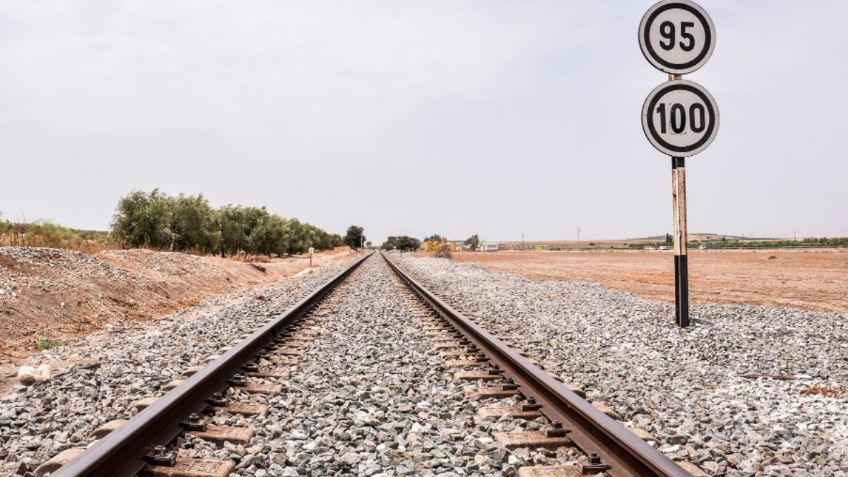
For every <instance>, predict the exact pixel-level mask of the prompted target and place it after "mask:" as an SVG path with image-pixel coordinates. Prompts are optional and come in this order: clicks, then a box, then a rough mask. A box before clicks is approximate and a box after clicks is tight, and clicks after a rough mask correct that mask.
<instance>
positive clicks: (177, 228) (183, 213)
mask: <svg viewBox="0 0 848 477" xmlns="http://www.w3.org/2000/svg"><path fill="white" fill-rule="evenodd" d="M170 206H171V225H170V230H171V233H172V239H173V240H172V243H171V249H172V250H199V251H201V252H214V251H217V250H218V245H219V243H220V241H221V231H220V230H218V229H217V227H216V225H217V224H216V221H215V215H214V212H213V210H212V207H211V206H210V205H209V201H207V200H206V198H204V197H203V194H200V195H196V196H191V195H189V196H186V195H183V194H180V195H178V196H177V197H175V198H172V199H171V204H170Z"/></svg>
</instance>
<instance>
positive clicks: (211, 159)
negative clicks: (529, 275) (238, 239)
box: [0, 0, 848, 241]
mask: <svg viewBox="0 0 848 477" xmlns="http://www.w3.org/2000/svg"><path fill="white" fill-rule="evenodd" d="M652 3H653V2H652V1H650V0H649V1H633V0H621V1H563V0H551V1H458V0H450V1H426V2H425V1H417V2H413V1H396V0H393V1H356V2H350V1H335V2H324V1H316V0H309V1H300V2H285V1H277V0H273V1H229V2H223V1H213V0H196V1H182V0H161V1H153V0H137V1H122V0H96V1H95V0H77V1H57V0H38V1H33V0H18V1H10V0H0V164H2V167H0V181H2V183H0V212H2V213H3V215H4V216H5V217H6V218H12V219H15V218H18V217H24V216H25V217H26V218H27V219H29V220H35V219H51V220H54V221H57V222H59V223H61V224H65V225H69V226H75V227H81V228H98V229H104V228H107V227H108V226H109V223H110V220H111V215H112V213H113V211H114V207H115V204H116V203H117V200H118V198H119V197H120V196H121V195H124V194H126V193H127V192H129V191H130V190H132V189H144V190H149V189H152V188H154V187H160V188H161V189H163V190H164V191H166V192H168V193H171V194H176V193H178V192H185V193H192V194H194V193H201V192H202V193H204V194H205V195H206V196H207V197H208V198H209V200H210V201H211V202H212V203H213V204H214V205H222V204H227V203H237V204H247V205H265V206H267V207H268V208H269V210H271V211H274V212H277V213H279V214H281V215H284V216H293V217H298V218H300V219H302V220H306V221H308V222H311V223H313V224H315V225H318V226H320V227H323V228H325V229H327V230H330V231H335V232H340V233H344V230H345V229H346V228H347V226H348V225H349V224H351V223H356V224H360V225H362V226H364V227H365V228H366V234H367V235H368V236H369V238H372V239H374V240H375V241H381V240H382V239H383V238H384V237H385V236H386V235H398V234H409V235H413V236H418V237H420V236H421V235H423V234H424V233H428V234H430V233H440V234H442V235H447V236H449V237H451V238H459V239H462V238H466V237H467V236H469V235H470V234H472V233H479V234H480V236H481V237H483V238H484V239H490V240H508V239H520V238H521V234H522V233H524V234H525V236H526V238H527V239H528V240H533V239H537V240H541V239H548V240H553V239H574V238H575V235H576V227H578V226H579V227H580V228H581V229H582V237H583V238H616V237H638V236H645V235H657V234H661V233H665V232H667V231H670V230H671V212H672V208H671V183H670V181H671V179H670V174H671V172H670V159H669V158H668V157H667V156H663V155H662V154H661V153H659V152H658V151H656V150H655V149H654V148H653V147H652V146H651V145H650V144H649V143H648V142H647V140H646V139H645V137H644V135H643V133H642V128H641V124H640V119H639V115H640V112H641V107H642V103H643V101H644V99H645V97H646V96H647V94H648V93H649V92H650V91H651V90H652V89H653V88H654V87H655V86H657V85H658V84H659V83H660V82H661V81H664V80H666V78H667V77H666V76H665V75H664V74H662V73H661V72H659V71H657V70H655V69H654V68H653V67H651V66H650V65H649V64H648V62H647V61H646V60H645V59H644V58H643V57H642V54H641V53H640V51H639V46H638V42H637V37H636V30H637V28H638V25H639V21H640V19H641V17H642V14H643V13H644V12H645V10H647V8H648V7H649V6H650V5H651V4H652ZM701 5H702V6H703V7H704V8H705V9H706V10H707V11H708V12H709V13H710V15H711V16H712V18H713V21H714V22H715V24H716V28H717V31H718V41H717V47H716V50H715V53H714V55H713V57H712V59H711V60H710V62H709V63H708V64H707V65H706V66H705V67H704V68H703V69H701V70H699V71H697V72H695V73H693V74H691V75H687V76H686V78H687V79H691V80H694V81H697V82H699V83H701V84H702V85H704V86H705V87H707V88H708V89H709V90H710V92H711V93H712V94H713V96H714V97H715V98H716V100H717V102H718V105H719V109H720V111H721V129H720V131H719V134H718V138H717V139H716V141H715V142H714V143H713V145H712V146H711V147H710V148H709V149H708V150H707V151H705V152H704V153H702V154H700V155H698V156H695V157H692V158H690V159H689V160H688V161H687V166H688V167H687V173H688V184H687V187H688V189H687V192H688V195H689V225H690V227H689V230H690V232H717V233H727V234H744V235H759V236H792V235H793V233H796V232H797V234H798V236H808V235H815V236H820V235H848V154H846V152H845V145H844V143H843V142H842V140H843V139H846V137H848V120H846V114H848V86H846V85H848V75H846V73H848V67H847V66H846V54H845V51H846V50H848V37H846V36H845V33H844V28H843V23H844V19H845V18H848V2H844V1H842V0H838V1H837V0H833V1H824V0H823V1H817V2H814V7H813V6H811V4H810V3H808V2H798V1H789V0H786V1H775V0H762V1H744V2H740V1H737V0H726V1H725V0H716V1H709V0H703V1H702V2H701Z"/></svg>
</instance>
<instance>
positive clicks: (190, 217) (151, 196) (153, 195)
mask: <svg viewBox="0 0 848 477" xmlns="http://www.w3.org/2000/svg"><path fill="white" fill-rule="evenodd" d="M112 234H113V237H114V239H115V240H116V241H117V242H118V244H120V245H121V246H123V247H151V248H158V249H168V250H172V251H180V250H192V251H197V252H202V253H220V254H221V256H225V255H235V254H237V253H242V252H243V253H248V254H255V255H260V254H261V255H269V256H270V255H273V254H276V255H283V254H298V253H304V252H306V251H307V250H308V249H309V247H314V248H315V249H316V250H326V249H330V248H333V247H337V246H339V245H342V244H343V243H344V240H343V238H342V237H341V236H340V235H338V234H331V233H328V232H326V231H324V230H322V229H320V228H318V227H316V226H314V225H311V224H308V223H305V222H300V221H299V220H297V219H294V218H284V217H281V216H279V215H277V214H272V213H269V212H268V211H267V210H266V209H265V207H252V206H243V205H225V206H223V207H219V208H214V207H212V206H211V205H210V204H209V201H208V200H206V198H205V197H203V194H199V195H196V196H193V195H184V194H179V195H177V196H169V195H168V194H166V193H163V192H162V191H160V190H159V189H153V190H152V191H150V192H144V191H138V190H136V191H133V192H131V193H130V194H128V195H126V196H124V197H122V198H121V199H120V200H119V201H118V206H117V210H116V211H115V215H114V216H113V219H112Z"/></svg>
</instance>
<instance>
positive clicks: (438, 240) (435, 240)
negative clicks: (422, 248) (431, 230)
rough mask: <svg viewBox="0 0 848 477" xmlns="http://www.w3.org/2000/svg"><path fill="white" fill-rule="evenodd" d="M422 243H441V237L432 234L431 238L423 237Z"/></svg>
mask: <svg viewBox="0 0 848 477" xmlns="http://www.w3.org/2000/svg"><path fill="white" fill-rule="evenodd" d="M424 241H425V242H441V241H442V236H441V235H439V234H433V235H431V236H429V237H425V238H424Z"/></svg>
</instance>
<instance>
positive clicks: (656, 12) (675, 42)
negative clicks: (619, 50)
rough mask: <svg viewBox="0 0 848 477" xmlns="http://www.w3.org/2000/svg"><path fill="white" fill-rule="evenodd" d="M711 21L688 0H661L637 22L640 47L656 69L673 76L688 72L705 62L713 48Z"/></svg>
mask: <svg viewBox="0 0 848 477" xmlns="http://www.w3.org/2000/svg"><path fill="white" fill-rule="evenodd" d="M715 42H716V34H715V26H713V21H712V19H710V16H709V15H707V12H706V11H704V9H703V8H701V7H700V6H699V5H698V4H696V3H694V2H691V1H689V0H663V1H661V2H659V3H657V4H656V5H654V6H653V7H651V8H650V9H648V11H647V13H645V16H644V17H642V22H641V23H640V24H639V46H640V47H641V48H642V54H643V55H645V58H647V60H648V62H650V63H651V64H652V65H654V67H655V68H657V69H659V70H661V71H665V72H666V73H670V74H674V75H682V74H687V73H691V72H693V71H695V70H697V69H698V68H700V67H701V66H703V65H704V63H706V62H707V60H709V59H710V56H711V55H712V54H713V50H714V49H715Z"/></svg>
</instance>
